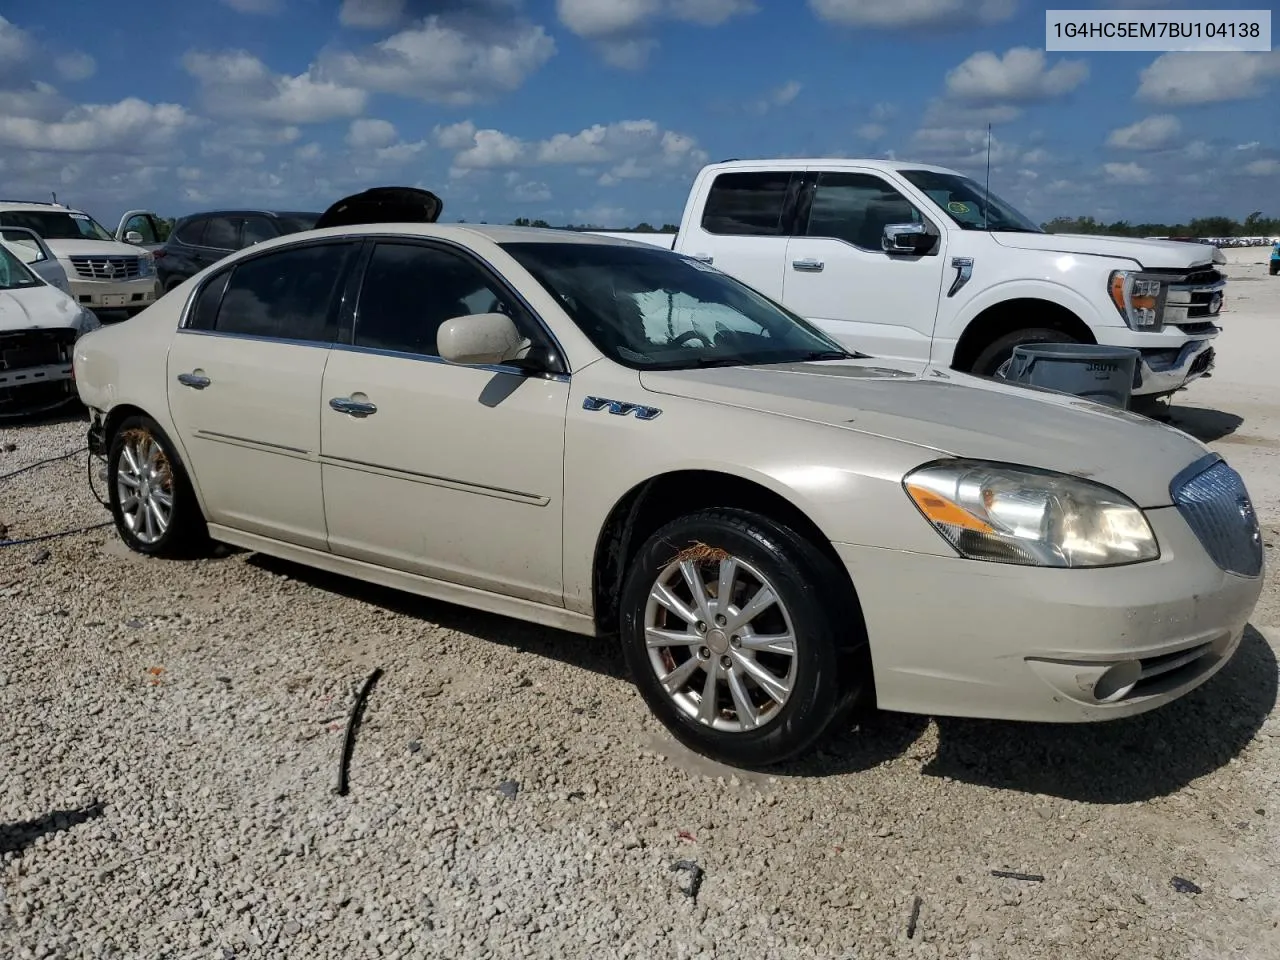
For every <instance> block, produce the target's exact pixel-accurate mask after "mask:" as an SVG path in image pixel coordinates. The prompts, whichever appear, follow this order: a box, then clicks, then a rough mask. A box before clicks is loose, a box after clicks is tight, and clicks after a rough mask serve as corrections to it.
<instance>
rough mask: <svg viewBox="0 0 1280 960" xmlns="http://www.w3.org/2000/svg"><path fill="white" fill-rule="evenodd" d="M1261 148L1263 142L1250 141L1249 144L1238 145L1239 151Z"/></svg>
mask: <svg viewBox="0 0 1280 960" xmlns="http://www.w3.org/2000/svg"><path fill="white" fill-rule="evenodd" d="M1260 146H1262V141H1261V140H1250V141H1249V142H1248V143H1237V144H1236V149H1237V150H1257V149H1258V148H1259V147H1260Z"/></svg>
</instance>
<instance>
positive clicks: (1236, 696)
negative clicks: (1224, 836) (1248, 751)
mask: <svg viewBox="0 0 1280 960" xmlns="http://www.w3.org/2000/svg"><path fill="white" fill-rule="evenodd" d="M1276 672H1277V667H1276V656H1275V652H1274V651H1273V650H1272V649H1271V645H1270V644H1269V643H1267V641H1266V639H1265V638H1264V637H1263V636H1262V635H1261V634H1260V633H1259V632H1258V631H1257V630H1256V629H1254V628H1253V627H1252V626H1250V627H1247V628H1246V629H1245V633H1244V637H1243V639H1242V640H1241V642H1240V646H1239V648H1238V649H1237V650H1236V653H1235V655H1234V656H1233V657H1232V658H1231V661H1230V662H1229V663H1228V664H1227V665H1226V666H1225V667H1223V668H1222V670H1221V671H1219V673H1218V674H1217V675H1216V676H1214V677H1213V678H1211V679H1210V680H1209V681H1207V682H1206V683H1205V684H1204V685H1203V686H1201V687H1199V688H1197V689H1196V690H1193V691H1192V692H1191V693H1189V694H1187V695H1185V696H1183V697H1181V698H1179V699H1178V700H1175V701H1174V702H1173V703H1170V704H1167V705H1165V706H1163V707H1160V708H1159V709H1156V710H1152V711H1151V712H1149V713H1144V714H1141V715H1139V716H1136V717H1127V718H1124V719H1119V720H1110V721H1105V722H1101V723H1081V724H1051V723H1013V722H1007V721H997V720H970V719H963V718H958V717H938V718H936V723H937V726H938V745H937V750H936V752H935V754H934V757H933V759H931V760H929V761H928V762H926V763H925V764H924V766H923V767H922V768H921V773H922V774H923V775H925V776H934V777H949V778H951V779H952V780H957V781H960V782H963V783H969V784H976V785H980V786H985V787H994V788H996V789H1001V790H1013V791H1017V792H1019V793H1034V794H1045V795H1049V796H1055V797H1061V798H1063V799H1068V800H1077V801H1081V802H1084V803H1098V804H1123V803H1135V802H1137V801H1140V800H1150V799H1153V798H1155V797H1162V796H1166V795H1168V794H1170V793H1174V792H1175V791H1177V790H1180V789H1181V788H1183V787H1185V786H1186V785H1187V784H1188V783H1190V782H1191V781H1193V780H1195V779H1197V778H1198V777H1202V776H1204V775H1206V774H1208V773H1212V772H1213V771H1214V770H1217V769H1218V768H1219V767H1222V766H1225V765H1226V764H1227V763H1228V762H1229V761H1230V760H1231V759H1232V758H1234V757H1236V756H1238V755H1239V754H1240V752H1241V751H1243V750H1244V748H1245V747H1246V746H1247V745H1248V744H1249V742H1250V741H1251V740H1253V738H1254V736H1255V735H1256V734H1257V732H1258V730H1259V729H1260V728H1261V727H1262V724H1263V723H1264V722H1265V721H1266V719H1267V717H1269V716H1270V715H1271V712H1272V710H1273V709H1274V708H1275V705H1276V698H1277V685H1278V684H1277V675H1276ZM927 723H928V721H927V719H926V718H924V717H915V716H910V715H907V714H888V713H882V714H879V715H873V716H872V717H870V718H868V719H867V720H866V721H864V722H863V723H862V724H860V725H859V726H858V727H857V728H856V729H852V730H850V731H849V732H847V733H844V734H842V735H841V736H840V737H839V739H838V740H837V741H836V742H835V746H834V749H833V748H831V747H829V748H828V749H827V750H825V751H823V752H820V753H818V754H816V755H815V756H814V757H813V758H812V759H810V760H805V761H802V762H801V763H798V764H796V765H794V766H793V767H792V768H791V769H790V770H788V771H787V772H788V773H791V774H793V775H801V776H803V775H811V776H812V775H819V776H824V775H825V776H830V775H835V774H844V773H850V772H856V771H858V770H864V769H867V768H868V767H870V766H874V765H876V764H878V763H880V762H882V761H883V760H885V759H890V758H892V757H893V756H895V755H897V753H901V752H902V751H906V750H908V749H909V748H910V746H911V744H912V743H914V742H915V740H916V738H917V737H919V736H920V734H922V733H923V732H924V729H925V727H926V726H927ZM895 751H897V753H895Z"/></svg>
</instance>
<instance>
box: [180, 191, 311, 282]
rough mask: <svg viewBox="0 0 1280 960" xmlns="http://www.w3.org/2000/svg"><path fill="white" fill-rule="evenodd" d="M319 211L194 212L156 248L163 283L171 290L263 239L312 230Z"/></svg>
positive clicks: (184, 218)
mask: <svg viewBox="0 0 1280 960" xmlns="http://www.w3.org/2000/svg"><path fill="white" fill-rule="evenodd" d="M319 217H320V214H318V213H305V212H300V211H278V210H213V211H209V212H207V213H193V214H191V215H190V216H186V217H183V218H182V219H181V220H179V221H178V222H177V223H175V224H174V225H173V232H172V233H171V234H170V235H169V239H168V241H166V243H165V244H164V246H163V247H161V248H160V249H158V250H156V251H155V256H156V269H157V270H158V272H159V276H160V287H161V289H162V291H163V292H164V293H168V292H169V291H170V290H172V289H173V288H174V287H176V286H178V284H180V283H182V282H183V281H184V280H186V279H187V278H188V277H194V276H195V275H196V274H197V273H199V272H200V271H201V270H203V269H204V268H205V267H207V266H209V264H211V263H216V262H217V261H219V260H221V259H222V258H223V257H225V256H227V255H228V254H230V253H234V252H235V251H237V250H243V249H244V248H245V247H251V246H253V245H254V244H255V243H261V242H262V241H263V240H274V239H275V238H276V237H282V236H284V235H285V234H288V233H298V232H300V231H302V230H310V229H311V228H312V227H313V226H314V225H315V222H316V220H317V219H318V218H319Z"/></svg>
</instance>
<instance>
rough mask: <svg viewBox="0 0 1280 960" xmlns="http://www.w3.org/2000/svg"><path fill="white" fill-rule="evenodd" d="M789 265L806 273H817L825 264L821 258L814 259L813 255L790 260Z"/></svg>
mask: <svg viewBox="0 0 1280 960" xmlns="http://www.w3.org/2000/svg"><path fill="white" fill-rule="evenodd" d="M791 266H792V267H794V268H795V269H796V270H803V271H805V272H806V273H819V272H820V271H821V270H822V268H823V267H824V266H826V264H824V263H823V262H822V261H821V260H815V259H814V258H813V257H806V258H805V259H803V260H792V261H791Z"/></svg>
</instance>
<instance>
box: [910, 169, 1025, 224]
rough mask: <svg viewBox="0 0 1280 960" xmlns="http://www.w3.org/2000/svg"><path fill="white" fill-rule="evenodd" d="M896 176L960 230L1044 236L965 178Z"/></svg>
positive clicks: (926, 173)
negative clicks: (936, 207) (905, 180)
mask: <svg viewBox="0 0 1280 960" xmlns="http://www.w3.org/2000/svg"><path fill="white" fill-rule="evenodd" d="M899 173H901V174H902V176H904V177H906V178H907V179H908V180H909V181H911V182H912V183H913V184H915V185H916V186H917V187H918V188H920V189H921V190H923V191H924V192H925V193H927V194H928V195H929V199H930V200H932V201H933V202H934V203H936V204H937V205H938V206H939V207H940V208H941V209H942V210H943V211H944V212H945V213H946V215H947V216H948V217H950V218H951V219H952V220H954V221H955V222H956V223H957V224H959V226H960V228H961V229H962V230H992V231H996V232H1003V233H1044V231H1043V230H1041V229H1040V228H1039V227H1038V226H1036V225H1035V224H1034V223H1033V222H1032V221H1031V220H1030V219H1028V218H1027V217H1025V216H1023V215H1022V214H1021V213H1019V212H1018V211H1017V210H1016V209H1015V208H1014V207H1013V206H1012V205H1010V204H1008V203H1005V202H1004V201H1003V200H1001V199H1000V198H999V197H997V196H996V195H995V194H994V193H988V192H987V190H986V188H985V187H983V186H982V184H980V183H977V182H976V181H973V180H970V179H969V178H968V177H962V176H959V175H957V174H954V173H939V172H938V171H936V170H900V171H899Z"/></svg>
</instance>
